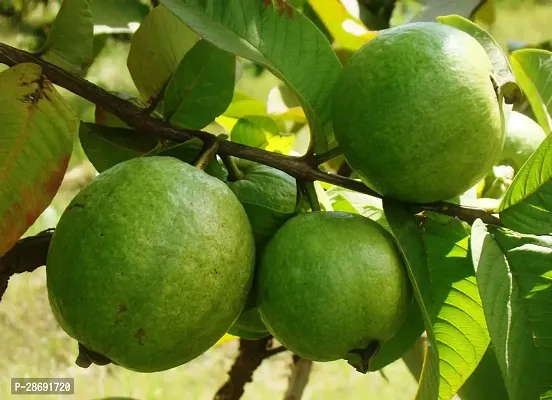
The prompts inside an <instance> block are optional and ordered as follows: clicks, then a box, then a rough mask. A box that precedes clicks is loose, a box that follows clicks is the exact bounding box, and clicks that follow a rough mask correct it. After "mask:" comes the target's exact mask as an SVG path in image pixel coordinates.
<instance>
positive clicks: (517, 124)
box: [497, 111, 546, 171]
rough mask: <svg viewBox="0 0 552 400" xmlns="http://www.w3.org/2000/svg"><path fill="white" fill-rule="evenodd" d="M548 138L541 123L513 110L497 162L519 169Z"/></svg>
mask: <svg viewBox="0 0 552 400" xmlns="http://www.w3.org/2000/svg"><path fill="white" fill-rule="evenodd" d="M544 139H546V133H545V132H544V130H543V129H542V128H541V126H540V125H539V124H537V123H536V122H535V121H533V120H532V119H531V118H529V117H527V116H526V115H524V114H521V113H519V112H516V111H513V112H512V114H511V115H510V118H508V122H507V124H506V140H505V142H504V149H503V150H502V155H501V157H500V160H499V162H498V163H497V164H500V165H509V166H511V167H512V168H513V169H514V171H518V170H519V169H520V168H521V167H522V166H523V164H525V162H526V161H527V159H528V158H529V157H531V154H533V152H534V151H535V150H537V148H538V147H539V146H540V144H541V143H542V142H543V141H544Z"/></svg>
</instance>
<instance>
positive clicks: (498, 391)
mask: <svg viewBox="0 0 552 400" xmlns="http://www.w3.org/2000/svg"><path fill="white" fill-rule="evenodd" d="M458 397H460V398H461V399H462V400H489V399H507V398H508V391H507V390H506V385H505V384H504V378H502V372H501V371H500V367H499V365H498V361H497V360H496V354H495V351H494V348H493V346H492V344H491V345H489V347H488V348H487V351H486V352H485V354H484V355H483V358H482V359H481V362H480V363H479V365H478V366H477V368H476V369H475V371H473V374H471V375H470V377H469V378H468V380H467V381H466V383H464V385H463V386H462V387H461V388H460V390H459V391H458Z"/></svg>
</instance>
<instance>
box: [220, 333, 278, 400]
mask: <svg viewBox="0 0 552 400" xmlns="http://www.w3.org/2000/svg"><path fill="white" fill-rule="evenodd" d="M271 343H272V336H268V337H266V338H263V339H260V340H246V339H240V353H239V355H238V357H237V358H236V361H235V362H234V365H232V368H231V369H230V372H229V373H228V381H226V383H225V384H224V385H223V386H221V388H220V389H219V390H218V392H217V393H216V394H215V397H214V398H215V400H238V399H240V398H241V396H242V395H243V393H244V390H245V385H246V384H247V383H248V382H251V380H252V378H253V373H254V372H255V370H256V369H257V368H258V367H259V366H260V365H261V364H262V362H263V360H264V359H266V358H268V357H270V356H273V355H274V354H278V353H280V352H281V351H283V350H282V349H284V348H283V347H278V348H276V349H272V350H270V349H269V347H270V345H271ZM284 350H285V349H284Z"/></svg>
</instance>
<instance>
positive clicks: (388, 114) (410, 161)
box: [332, 22, 504, 203]
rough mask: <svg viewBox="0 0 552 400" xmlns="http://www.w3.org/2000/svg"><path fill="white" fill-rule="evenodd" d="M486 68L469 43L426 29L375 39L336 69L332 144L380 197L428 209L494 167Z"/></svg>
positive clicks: (498, 134) (500, 131) (495, 130)
mask: <svg viewBox="0 0 552 400" xmlns="http://www.w3.org/2000/svg"><path fill="white" fill-rule="evenodd" d="M492 74H493V67H492V64H491V62H490V60H489V58H488V56H487V54H486V52H485V50H484V49H483V47H481V45H480V44H479V43H478V42H477V41H476V40H475V39H473V38H472V37H471V36H469V35H468V34H466V33H464V32H462V31H460V30H458V29H456V28H452V27H449V26H446V25H442V24H438V23H434V22H420V23H411V24H406V25H401V26H398V27H395V28H391V29H387V30H385V31H382V32H380V33H379V34H378V36H376V37H375V38H374V39H372V40H371V41H369V42H368V43H366V44H365V45H364V46H363V47H362V48H361V49H360V50H359V51H358V52H357V53H356V54H355V55H354V56H353V57H352V58H351V59H350V60H349V62H348V63H347V64H346V65H345V67H344V69H343V72H342V74H341V77H340V79H339V81H338V82H337V84H336V86H335V90H334V95H333V102H332V103H333V104H332V110H333V111H332V114H333V124H334V131H335V136H336V139H337V142H338V143H339V146H340V148H341V150H342V151H343V154H344V155H345V158H346V159H347V161H348V162H349V164H350V165H351V167H352V168H353V169H354V170H356V171H357V172H358V173H359V175H360V177H361V179H362V180H363V181H364V182H365V183H366V184H367V185H368V186H369V187H371V188H372V189H374V190H375V191H377V192H379V193H380V194H381V195H384V196H388V197H392V198H395V199H398V200H403V201H409V202H418V203H430V202H435V201H441V200H446V199H450V198H453V197H455V196H457V195H459V194H461V193H463V192H465V191H466V190H468V189H469V188H470V187H472V186H473V185H474V184H475V183H477V182H478V181H479V180H480V179H482V178H483V177H484V176H485V174H486V173H487V172H488V171H489V170H490V169H491V167H492V166H493V165H494V164H495V162H496V161H497V158H498V155H499V154H500V152H501V150H502V146H503V143H504V122H503V118H502V111H501V105H500V104H499V102H498V100H497V94H496V91H495V85H494V84H495V81H494V80H493V79H492V78H491V76H492Z"/></svg>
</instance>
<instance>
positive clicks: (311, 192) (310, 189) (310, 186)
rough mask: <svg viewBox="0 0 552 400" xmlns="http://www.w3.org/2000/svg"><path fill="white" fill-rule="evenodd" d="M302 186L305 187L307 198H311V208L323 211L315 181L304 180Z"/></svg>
mask: <svg viewBox="0 0 552 400" xmlns="http://www.w3.org/2000/svg"><path fill="white" fill-rule="evenodd" d="M301 186H302V187H303V190H304V192H305V194H306V195H307V199H309V203H310V206H311V210H312V211H321V210H322V209H321V208H320V201H319V200H318V195H317V194H316V188H315V187H314V182H313V181H303V182H301Z"/></svg>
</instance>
